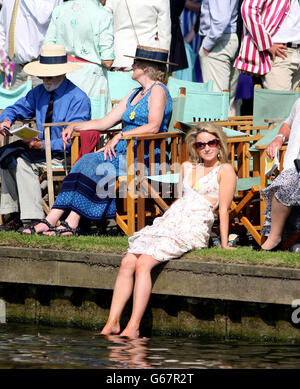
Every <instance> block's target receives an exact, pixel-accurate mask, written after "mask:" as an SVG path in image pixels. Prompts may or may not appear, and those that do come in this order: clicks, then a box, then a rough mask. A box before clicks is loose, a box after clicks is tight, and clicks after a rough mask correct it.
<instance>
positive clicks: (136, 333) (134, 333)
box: [120, 326, 140, 339]
mask: <svg viewBox="0 0 300 389" xmlns="http://www.w3.org/2000/svg"><path fill="white" fill-rule="evenodd" d="M120 336H127V337H128V338H130V339H137V338H139V337H140V330H139V328H138V327H128V326H127V327H126V328H125V329H124V330H123V331H122V332H121V334H120Z"/></svg>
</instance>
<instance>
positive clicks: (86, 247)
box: [0, 232, 300, 268]
mask: <svg viewBox="0 0 300 389" xmlns="http://www.w3.org/2000/svg"><path fill="white" fill-rule="evenodd" d="M1 246H11V247H24V248H26V247H27V248H39V249H52V250H73V251H81V252H92V253H97V252H98V253H103V252H110V253H116V254H123V253H125V252H126V249H127V247H128V241H127V237H125V236H79V237H59V236H57V237H46V236H39V235H33V236H26V235H20V234H18V233H15V232H0V250H1ZM183 258H185V259H193V260H200V261H201V260H202V261H212V262H223V263H239V264H248V265H249V264H252V265H266V266H280V267H291V268H300V255H299V254H297V253H291V252H289V251H278V252H269V253H268V252H261V251H254V250H253V249H252V248H251V247H238V248H237V249H236V250H223V249H221V248H210V249H202V250H196V251H192V252H189V253H187V254H185V255H184V257H183Z"/></svg>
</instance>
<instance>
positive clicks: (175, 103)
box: [168, 96, 186, 131]
mask: <svg viewBox="0 0 300 389" xmlns="http://www.w3.org/2000/svg"><path fill="white" fill-rule="evenodd" d="M185 99H186V98H185V97H179V96H178V97H174V98H172V115H171V119H170V123H169V127H168V131H174V126H173V124H174V122H176V121H178V122H181V121H183V117H184V107H185ZM175 131H177V130H176V129H175Z"/></svg>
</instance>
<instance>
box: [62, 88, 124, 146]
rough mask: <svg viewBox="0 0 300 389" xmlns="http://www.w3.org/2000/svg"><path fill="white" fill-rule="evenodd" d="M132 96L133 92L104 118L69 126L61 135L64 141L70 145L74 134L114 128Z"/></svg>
mask: <svg viewBox="0 0 300 389" xmlns="http://www.w3.org/2000/svg"><path fill="white" fill-rule="evenodd" d="M130 94H131V92H130V93H129V94H128V95H127V96H126V97H124V99H123V100H121V101H120V102H119V104H118V105H117V106H116V107H114V108H113V109H112V110H111V111H110V112H109V113H108V114H107V115H106V116H104V118H102V119H95V120H88V121H86V122H74V123H72V124H70V125H69V126H67V127H66V128H65V129H64V130H63V132H62V134H61V136H62V138H63V141H64V142H65V143H66V144H68V143H69V141H70V139H71V138H72V133H73V132H77V131H88V130H98V131H105V130H107V129H109V128H111V127H113V126H114V125H115V124H117V123H118V122H120V121H121V119H122V115H123V113H124V111H125V109H126V104H127V100H128V97H129V96H130Z"/></svg>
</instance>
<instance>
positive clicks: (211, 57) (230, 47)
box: [199, 33, 240, 115]
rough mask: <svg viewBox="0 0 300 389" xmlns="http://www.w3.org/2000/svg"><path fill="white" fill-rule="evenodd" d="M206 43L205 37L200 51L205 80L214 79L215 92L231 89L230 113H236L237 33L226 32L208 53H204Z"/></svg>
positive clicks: (237, 74)
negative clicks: (235, 64)
mask: <svg viewBox="0 0 300 389" xmlns="http://www.w3.org/2000/svg"><path fill="white" fill-rule="evenodd" d="M204 43H205V38H204V39H203V42H202V45H201V47H200V51H199V57H200V65H201V72H202V77H203V81H204V82H207V81H209V80H213V82H214V87H213V90H214V91H215V92H222V91H223V90H229V93H230V97H229V114H230V115H235V114H236V112H235V108H234V105H235V103H234V100H235V92H236V87H237V83H238V78H239V74H240V73H239V70H237V69H236V68H234V66H233V63H234V60H235V58H236V56H237V54H238V46H239V42H238V37H237V34H235V33H234V34H224V35H223V36H222V38H220V40H219V41H218V43H217V44H216V45H215V46H214V48H213V49H212V51H211V52H210V53H209V54H208V55H205V54H204V51H203V44H204Z"/></svg>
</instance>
